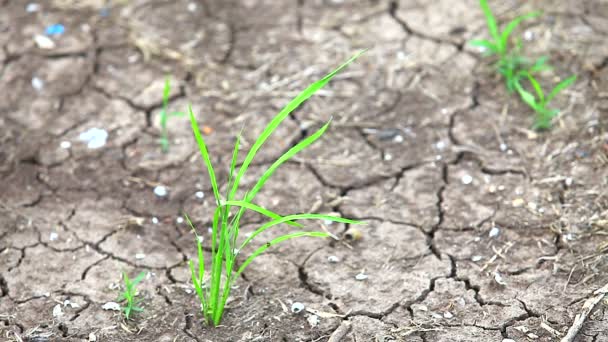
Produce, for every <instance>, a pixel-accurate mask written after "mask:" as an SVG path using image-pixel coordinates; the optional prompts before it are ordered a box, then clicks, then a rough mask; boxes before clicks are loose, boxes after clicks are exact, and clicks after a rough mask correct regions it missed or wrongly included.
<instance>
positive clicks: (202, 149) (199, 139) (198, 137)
mask: <svg viewBox="0 0 608 342" xmlns="http://www.w3.org/2000/svg"><path fill="white" fill-rule="evenodd" d="M188 113H189V114H190V125H191V126H192V132H193V133H194V137H195V139H196V142H197V143H198V149H199V150H200V152H201V156H202V157H203V160H204V161H205V166H206V167H207V172H208V173H209V181H210V182H211V187H212V188H213V195H214V196H215V201H216V203H217V205H218V206H219V204H220V200H221V198H220V192H219V191H218V187H217V180H216V178H215V171H214V170H213V165H211V159H210V158H209V152H208V151H207V145H205V140H204V139H203V136H202V135H201V132H200V131H199V129H198V123H197V122H196V118H195V117H194V113H193V112H192V106H188Z"/></svg>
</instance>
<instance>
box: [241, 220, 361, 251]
mask: <svg viewBox="0 0 608 342" xmlns="http://www.w3.org/2000/svg"><path fill="white" fill-rule="evenodd" d="M296 220H328V221H333V222H340V223H349V224H363V222H360V221H355V220H350V219H346V218H342V217H337V216H330V215H322V214H295V215H287V216H283V217H282V218H280V219H276V220H273V221H270V222H267V223H265V224H264V225H262V226H260V227H259V228H258V229H256V230H255V231H254V232H253V233H251V235H249V237H247V239H245V241H243V243H242V244H241V247H240V248H239V250H243V248H245V247H246V246H247V245H248V244H249V243H250V242H251V241H252V240H253V239H254V238H255V237H256V236H258V235H260V234H261V233H263V232H264V231H265V230H266V229H268V228H270V227H273V226H276V225H278V224H281V223H285V222H288V221H296Z"/></svg>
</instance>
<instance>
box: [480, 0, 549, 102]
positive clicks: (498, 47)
mask: <svg viewBox="0 0 608 342" xmlns="http://www.w3.org/2000/svg"><path fill="white" fill-rule="evenodd" d="M479 6H480V7H481V10H482V11H483V13H484V15H485V17H486V23H487V26H488V30H489V31H490V36H491V39H490V40H487V39H476V40H472V41H471V42H470V43H469V44H471V45H472V46H477V47H481V48H483V49H484V50H485V53H484V54H485V55H486V56H492V55H496V56H498V62H497V63H496V68H497V70H498V73H500V74H501V75H502V76H503V77H504V78H505V82H506V85H507V89H508V90H509V91H510V92H513V91H514V90H515V83H517V82H518V80H519V79H520V78H521V77H522V74H521V72H520V71H521V70H527V69H528V68H529V66H530V61H529V60H528V59H527V58H525V57H523V56H521V54H520V51H521V41H520V40H518V42H517V44H516V47H515V49H510V48H509V38H510V36H511V33H512V32H513V30H514V29H515V28H517V26H519V24H520V23H521V22H522V21H524V20H526V19H531V18H535V17H537V16H539V15H540V12H532V13H528V14H524V15H521V16H518V17H516V18H515V19H513V20H511V21H510V22H509V23H507V25H506V26H505V27H504V30H502V31H499V29H498V24H497V22H496V18H495V17H494V14H493V13H492V10H491V9H490V6H489V5H488V1H487V0H479ZM545 62H546V58H544V57H541V58H539V59H538V60H537V61H536V62H535V63H534V65H537V64H542V66H545V67H546V65H545Z"/></svg>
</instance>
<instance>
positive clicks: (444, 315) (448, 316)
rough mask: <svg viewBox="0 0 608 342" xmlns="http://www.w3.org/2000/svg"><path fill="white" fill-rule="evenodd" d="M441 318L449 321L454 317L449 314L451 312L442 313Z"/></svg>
mask: <svg viewBox="0 0 608 342" xmlns="http://www.w3.org/2000/svg"><path fill="white" fill-rule="evenodd" d="M443 317H445V318H447V319H450V318H453V317H454V315H452V313H451V312H449V311H446V312H444V313H443Z"/></svg>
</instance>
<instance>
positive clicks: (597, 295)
mask: <svg viewBox="0 0 608 342" xmlns="http://www.w3.org/2000/svg"><path fill="white" fill-rule="evenodd" d="M606 294H608V284H606V285H604V286H603V287H602V288H600V289H597V290H596V291H595V292H593V295H594V297H591V298H589V299H587V300H586V301H585V304H583V308H582V310H581V312H580V313H579V314H578V315H576V317H574V322H572V326H571V327H570V329H569V330H568V333H567V334H566V336H564V338H562V340H561V342H572V341H574V338H575V337H576V335H577V334H578V332H579V331H580V330H581V328H582V327H583V324H585V321H586V320H587V317H589V315H590V314H591V311H593V309H594V308H595V306H596V305H597V304H598V303H599V302H601V301H602V299H604V297H605V296H606Z"/></svg>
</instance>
